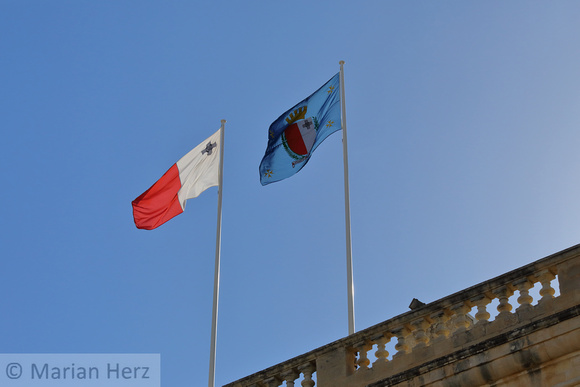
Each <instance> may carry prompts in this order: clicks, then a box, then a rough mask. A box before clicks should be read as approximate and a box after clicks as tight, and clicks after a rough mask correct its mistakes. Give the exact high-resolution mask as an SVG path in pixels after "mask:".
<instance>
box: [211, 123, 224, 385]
mask: <svg viewBox="0 0 580 387" xmlns="http://www.w3.org/2000/svg"><path fill="white" fill-rule="evenodd" d="M221 123H222V126H221V130H220V169H219V175H218V181H219V185H218V215H217V232H216V242H215V275H214V279H213V309H212V318H211V349H210V356H209V381H208V386H209V387H214V383H215V382H214V380H215V358H216V355H215V352H216V345H217V317H218V298H219V293H220V252H221V235H222V193H223V187H224V186H223V181H224V129H225V124H226V120H221Z"/></svg>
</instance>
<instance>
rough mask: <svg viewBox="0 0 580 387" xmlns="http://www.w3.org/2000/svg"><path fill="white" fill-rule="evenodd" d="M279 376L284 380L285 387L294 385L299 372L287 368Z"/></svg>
mask: <svg viewBox="0 0 580 387" xmlns="http://www.w3.org/2000/svg"><path fill="white" fill-rule="evenodd" d="M280 376H281V377H282V379H284V381H286V387H294V381H295V380H296V379H298V377H299V376H300V374H299V373H298V372H296V371H294V370H289V371H286V372H283V373H282V374H281V375H280Z"/></svg>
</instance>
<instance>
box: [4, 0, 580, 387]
mask: <svg viewBox="0 0 580 387" xmlns="http://www.w3.org/2000/svg"><path fill="white" fill-rule="evenodd" d="M578 20H580V4H579V3H578V2H573V1H559V2H538V1H512V2H507V3H506V2H500V1H487V2H459V1H444V2H443V1H441V2H403V1H391V2H385V1H365V2H348V1H333V2H330V1H325V2H306V1H297V2H292V3H288V2H271V1H249V2H234V1H230V2H223V1H216V2H203V3H202V2H193V1H163V2H161V1H107V0H104V1H84V0H83V1H78V0H75V1H73V0H70V1H63V0H58V1H51V2H47V1H33V0H30V1H21V0H18V1H17V0H1V1H0V53H1V54H0V70H1V74H2V75H1V77H2V82H1V87H0V126H1V128H2V134H3V135H2V138H3V141H2V145H3V146H2V152H0V177H1V178H2V189H1V190H0V199H1V202H2V203H3V205H2V206H1V207H0V252H1V259H0V292H1V293H2V294H3V297H2V300H1V301H0V307H1V311H2V318H1V319H0V332H3V334H2V335H0V352H3V353H43V352H48V353H160V354H161V362H162V380H163V385H164V386H174V387H185V386H203V385H206V384H207V372H208V364H209V347H210V325H211V304H212V291H213V269H214V248H215V232H216V206H217V188H215V187H214V188H210V189H209V190H207V191H206V192H204V193H203V194H202V195H200V197H198V198H196V199H192V200H189V201H188V204H187V207H186V210H185V212H184V213H183V214H182V215H179V216H178V217H176V218H174V219H173V220H171V221H169V222H168V223H166V224H165V225H163V226H161V227H160V228H158V229H156V230H153V231H143V230H137V229H136V228H135V227H134V224H133V219H132V213H131V201H132V200H133V199H134V198H135V197H137V196H138V195H140V194H141V193H142V192H143V191H145V190H146V189H147V188H148V187H149V186H150V185H151V184H152V183H153V182H155V181H156V180H157V179H158V178H159V177H161V175H162V174H163V173H164V172H165V171H166V170H167V169H168V168H169V167H170V166H171V165H172V164H173V163H175V162H176V161H177V160H178V159H179V158H180V157H181V156H183V155H185V154H186V153H187V152H188V151H189V150H191V149H192V148H193V147H195V146H196V145H197V144H199V143H200V142H201V141H202V140H204V139H205V138H207V137H208V136H209V135H211V134H212V133H213V132H215V130H217V129H218V127H219V125H220V119H226V120H227V124H226V137H225V162H224V169H225V171H224V196H223V228H222V261H221V264H222V272H221V298H220V314H219V328H218V348H217V364H216V385H223V384H226V383H229V382H232V381H234V380H236V379H238V378H241V377H244V376H246V375H249V374H251V373H254V372H257V371H259V370H261V369H263V368H266V367H268V366H271V365H274V364H276V363H278V362H281V361H284V360H287V359H289V358H291V357H294V356H297V355H299V354H302V353H304V352H307V351H309V350H312V349H314V348H316V347H318V346H321V345H324V344H327V343H329V342H331V341H333V340H336V339H339V338H341V337H344V336H346V335H347V333H348V325H347V301H346V294H347V292H346V262H345V236H344V234H345V232H344V191H343V169H342V144H341V139H342V134H341V132H337V133H335V134H333V135H331V136H330V137H329V138H328V139H327V140H326V141H325V142H324V143H323V144H322V145H321V146H320V147H318V149H317V150H316V152H315V153H314V156H313V157H312V159H311V160H310V161H309V163H308V165H307V166H306V167H305V168H304V169H303V170H302V171H301V172H300V173H299V174H297V175H295V176H294V177H292V178H290V179H287V180H284V181H282V182H278V183H275V184H271V185H269V186H266V187H262V186H261V185H260V183H259V178H258V165H259V163H260V160H261V158H262V156H263V154H264V150H265V148H266V143H267V129H268V127H269V125H270V123H271V122H272V121H274V120H275V119H276V118H277V117H278V116H279V115H280V114H282V113H283V112H284V111H286V110H287V109H289V108H290V107H292V106H293V105H294V104H296V103H297V102H299V101H300V100H302V99H303V98H305V97H306V96H308V95H309V94H310V93H312V92H313V91H315V90H316V89H317V88H318V87H320V86H321V85H322V84H323V83H324V82H326V81H327V80H328V79H329V78H330V77H332V76H333V75H334V74H335V73H336V72H338V70H339V65H338V62H339V61H340V60H344V61H345V62H346V64H345V88H346V113H347V125H348V126H347V127H348V135H349V136H348V139H349V144H348V146H349V161H350V164H349V166H350V187H351V190H350V195H351V216H352V238H353V240H352V243H353V261H354V284H355V314H356V327H357V330H360V329H363V328H366V327H369V326H371V325H374V324H376V323H378V322H380V321H383V320H386V319H388V318H391V317H394V316H396V315H398V314H400V313H403V312H405V311H407V310H408V309H407V307H408V305H409V303H410V302H411V300H412V299H413V298H414V297H416V298H418V299H420V300H422V301H424V302H431V301H435V300H437V299H439V298H441V297H444V296H446V295H449V294H451V293H454V292H456V291H459V290H461V289H464V288H467V287H469V286H472V285H475V284H477V283H479V282H481V281H484V280H487V279H490V278H492V277H495V276H497V275H500V274H502V273H504V272H506V271H509V270H511V269H514V268H517V267H519V266H522V265H525V264H527V263H529V262H531V261H534V260H536V259H539V258H542V257H544V256H546V255H549V254H551V253H554V252H556V251H559V250H561V249H564V248H567V247H569V246H572V245H575V244H577V243H578V242H579V238H578V235H579V231H580V225H579V222H578V219H580V200H578V198H579V197H580V179H579V178H578V166H579V165H580V152H578V143H579V142H580V130H579V128H580V77H579V76H578V74H579V69H580V48H579V47H580V46H579V43H578V37H579V36H580V24H579V23H578Z"/></svg>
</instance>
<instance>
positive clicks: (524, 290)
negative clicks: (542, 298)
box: [514, 278, 534, 309]
mask: <svg viewBox="0 0 580 387" xmlns="http://www.w3.org/2000/svg"><path fill="white" fill-rule="evenodd" d="M514 286H515V287H516V289H518V291H519V292H520V296H519V297H518V300H517V301H518V303H519V304H520V306H519V307H518V309H524V308H529V307H530V306H532V305H531V304H532V301H534V298H533V297H532V296H530V289H531V288H532V287H533V286H534V284H532V283H531V282H530V281H528V280H527V279H526V278H522V279H521V280H518V281H516V282H514Z"/></svg>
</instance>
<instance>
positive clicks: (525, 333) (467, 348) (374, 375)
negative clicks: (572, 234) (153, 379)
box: [225, 245, 580, 387]
mask: <svg viewBox="0 0 580 387" xmlns="http://www.w3.org/2000/svg"><path fill="white" fill-rule="evenodd" d="M532 288H534V289H536V290H538V289H539V292H538V291H536V292H535V293H538V294H539V296H538V297H537V298H539V299H538V300H534V299H533V298H532V296H531V295H530V289H532ZM557 290H559V292H557ZM496 304H497V306H496ZM492 307H494V308H492ZM494 309H497V314H496V312H495V310H494ZM490 312H492V313H493V314H494V316H492V313H490ZM492 317H493V318H492ZM392 344H395V345H394V348H393V349H391V352H392V354H389V350H388V348H392V347H393V345H392ZM315 384H316V386H319V387H383V386H398V387H411V386H413V387H417V386H438V387H439V386H441V387H447V386H453V387H466V386H467V387H469V386H497V387H500V386H525V387H530V386H531V387H535V386H542V387H543V386H553V387H564V386H580V245H577V246H574V247H571V248H569V249H566V250H564V251H561V252H559V253H556V254H553V255H551V256H548V257H546V258H543V259H540V260H538V261H536V262H533V263H530V264H528V265H526V266H523V267H521V268H519V269H516V270H513V271H511V272H508V273H505V274H503V275H501V276H499V277H496V278H494V279H491V280H489V281H485V282H483V283H480V284H478V285H475V286H472V287H470V288H468V289H465V290H462V291H460V292H457V293H455V294H452V295H450V296H447V297H445V298H442V299H440V300H438V301H435V302H432V303H429V304H426V305H422V304H421V303H414V305H413V309H412V310H411V311H409V312H407V313H404V314H401V315H399V316H396V317H394V318H391V319H390V320H387V321H384V322H382V323H380V324H377V325H375V326H372V327H370V328H367V329H365V330H362V331H360V332H357V333H355V334H353V335H350V336H348V337H345V338H343V339H340V340H337V341H335V342H333V343H330V344H328V345H325V346H323V347H320V348H317V349H315V350H313V351H310V352H308V353H305V354H303V355H300V356H297V357H295V358H293V359H290V360H288V361H285V362H283V363H280V364H277V365H275V366H273V367H270V368H268V369H265V370H263V371H260V372H257V373H255V374H253V375H249V376H247V377H245V378H242V379H240V380H238V381H235V382H233V383H230V384H228V385H226V386H225V387H254V386H255V387H258V386H263V387H275V386H299V385H301V386H302V387H312V386H314V385H315Z"/></svg>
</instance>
